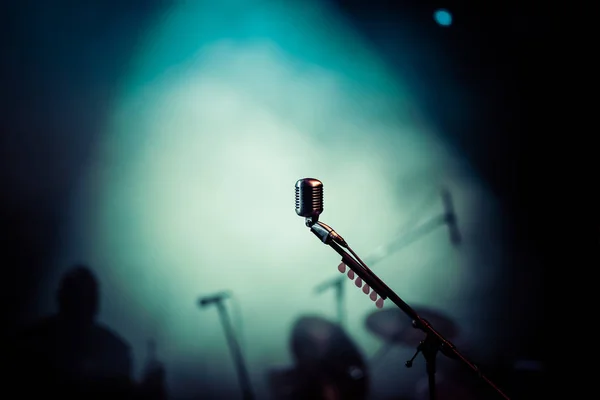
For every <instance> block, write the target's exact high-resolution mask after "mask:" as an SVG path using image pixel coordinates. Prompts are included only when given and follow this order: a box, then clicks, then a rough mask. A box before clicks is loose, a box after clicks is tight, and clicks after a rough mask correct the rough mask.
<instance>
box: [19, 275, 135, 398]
mask: <svg viewBox="0 0 600 400" xmlns="http://www.w3.org/2000/svg"><path fill="white" fill-rule="evenodd" d="M99 289H100V288H99V284H98V281H97V279H96V277H95V275H94V273H93V272H92V271H91V270H90V269H89V268H88V267H86V266H83V265H77V266H75V267H74V268H72V269H71V270H69V271H68V272H67V273H66V274H65V275H64V276H63V278H62V281H61V283H60V288H59V290H58V306H59V311H58V313H57V314H56V315H54V316H51V317H48V318H46V319H44V320H43V321H41V322H39V323H37V324H35V325H34V326H32V327H30V328H28V329H26V330H25V331H24V332H22V333H21V334H20V335H19V337H18V339H17V344H16V346H14V348H13V349H12V350H13V366H14V372H15V376H14V379H13V382H12V383H13V384H14V385H16V388H15V389H16V390H17V391H16V392H15V393H19V395H20V396H19V397H27V396H26V395H25V394H24V393H23V392H27V391H32V392H35V393H31V395H32V396H33V395H39V393H44V396H46V397H47V396H48V395H52V396H57V397H58V398H80V399H100V398H102V399H111V400H112V399H129V398H132V396H133V395H134V388H133V381H132V377H131V369H132V363H131V356H130V346H129V345H128V344H127V342H126V341H125V340H123V339H122V338H121V337H119V335H117V334H116V333H115V332H113V331H112V330H111V329H109V328H108V327H106V326H102V325H101V324H99V323H98V322H97V321H96V316H97V315H98V311H99V298H100V290H99Z"/></svg>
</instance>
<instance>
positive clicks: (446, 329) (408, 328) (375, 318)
mask: <svg viewBox="0 0 600 400" xmlns="http://www.w3.org/2000/svg"><path fill="white" fill-rule="evenodd" d="M413 309H414V310H415V311H416V312H417V314H419V316H420V317H421V318H424V319H425V320H427V321H428V322H429V323H430V324H431V326H432V327H433V328H434V329H435V330H436V331H438V332H439V333H440V334H442V335H443V336H444V337H445V338H446V339H448V340H450V341H452V340H454V339H455V338H456V336H457V335H458V327H457V326H456V324H455V323H454V322H453V321H452V320H451V319H450V318H449V317H447V316H445V315H443V314H442V313H440V312H439V311H436V310H434V309H431V308H426V307H415V308H413ZM365 325H366V327H367V330H369V331H370V332H371V333H373V334H374V335H375V336H378V337H379V338H381V339H382V340H384V341H385V342H387V343H390V344H397V345H402V346H411V347H412V346H417V345H418V344H419V342H420V341H421V340H423V339H424V338H425V334H424V333H423V331H421V330H420V329H416V328H414V327H413V326H412V321H411V320H410V319H409V317H408V316H407V315H406V314H405V313H404V312H403V311H402V310H400V309H397V308H387V309H384V310H377V311H374V312H372V313H371V314H369V316H368V317H367V319H366V321H365Z"/></svg>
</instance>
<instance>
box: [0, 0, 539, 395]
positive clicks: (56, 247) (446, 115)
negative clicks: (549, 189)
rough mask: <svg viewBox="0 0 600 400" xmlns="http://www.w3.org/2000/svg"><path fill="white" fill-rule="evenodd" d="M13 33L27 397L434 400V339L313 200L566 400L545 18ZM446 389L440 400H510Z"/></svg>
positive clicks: (34, 26)
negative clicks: (304, 184)
mask: <svg viewBox="0 0 600 400" xmlns="http://www.w3.org/2000/svg"><path fill="white" fill-rule="evenodd" d="M2 7H3V12H2V17H1V18H2V20H3V21H2V30H3V35H2V39H1V40H2V41H3V61H2V63H1V65H0V69H1V73H0V77H1V82H2V91H1V94H0V100H1V102H2V103H1V104H2V118H1V120H0V124H1V129H2V132H3V134H2V136H1V138H0V165H1V169H0V173H1V174H2V175H1V178H2V191H1V196H0V223H1V226H2V230H1V231H2V232H1V234H0V238H1V242H0V246H1V256H0V257H1V259H2V262H1V263H2V265H3V273H4V276H3V277H2V279H1V280H0V281H1V282H2V292H1V293H2V309H1V311H2V317H3V324H4V325H5V328H4V329H3V338H2V339H3V344H4V345H5V348H6V349H8V351H7V352H5V353H6V354H10V357H11V358H10V360H11V362H10V363H9V364H8V365H9V368H8V369H10V370H11V373H12V375H9V376H10V380H7V382H10V383H11V384H14V385H17V388H18V390H24V391H26V390H28V389H32V388H33V389H36V388H39V387H40V385H42V387H48V388H50V387H51V388H53V390H57V391H60V393H62V394H61V395H63V396H65V397H66V396H69V395H71V394H72V393H74V392H73V390H76V391H78V392H77V393H79V394H81V390H84V389H83V386H85V385H84V384H82V383H81V382H87V383H89V382H91V381H93V382H95V384H96V386H95V389H93V392H94V393H100V392H102V390H109V389H108V388H110V393H108V392H106V393H105V392H102V393H104V394H103V396H106V397H108V396H113V397H114V396H117V394H118V393H124V392H123V391H122V388H123V387H128V389H126V390H125V391H126V392H127V396H130V397H131V396H134V397H140V396H141V397H144V398H161V399H162V398H171V399H238V398H240V399H241V398H245V399H250V398H256V399H269V398H274V399H280V398H281V399H283V398H286V399H288V398H290V399H291V398H314V399H319V398H323V399H342V398H344V399H346V398H347V399H355V398H356V399H358V398H361V399H367V398H368V399H390V400H391V399H421V398H427V380H426V379H427V377H426V373H425V362H424V359H423V358H422V357H420V356H419V357H418V358H416V359H415V360H414V366H413V367H412V368H410V369H409V368H406V367H405V366H404V363H405V361H406V360H408V359H410V358H411V357H412V355H413V353H414V351H415V348H416V345H417V344H418V342H419V340H420V339H421V338H422V337H421V336H422V335H421V336H419V334H418V331H415V330H414V329H412V328H411V326H410V319H409V318H408V317H406V316H404V315H403V314H402V313H401V312H397V311H396V310H395V306H394V305H393V304H391V303H389V302H386V303H385V305H384V308H383V310H382V311H378V309H377V308H376V307H375V304H374V303H373V302H372V301H371V300H370V299H369V297H368V296H365V294H364V293H363V292H362V291H361V289H359V288H357V287H356V286H355V285H354V284H353V283H352V282H350V279H348V278H345V277H343V276H342V275H341V274H340V273H339V272H338V270H337V265H338V264H339V261H340V257H339V256H338V255H337V254H336V253H335V252H334V251H333V250H332V249H330V248H328V247H327V246H324V245H323V244H322V243H320V242H319V241H318V239H316V238H315V237H314V236H313V235H312V234H311V233H310V232H309V231H308V229H307V228H306V227H305V225H304V221H303V218H301V217H299V216H297V215H296V213H295V212H294V210H293V208H292V203H293V196H294V194H293V192H294V190H293V186H294V184H295V182H296V181H297V180H298V179H301V178H307V177H311V178H317V179H319V180H321V181H322V182H323V185H324V192H325V211H324V213H323V214H322V215H321V218H320V219H321V221H323V222H325V223H327V224H329V225H331V226H332V227H333V228H334V229H335V230H336V231H337V232H339V233H340V234H341V235H342V236H344V238H345V239H346V240H347V241H348V242H349V244H350V246H352V248H353V249H354V250H355V251H356V252H357V253H358V254H359V255H360V256H361V257H362V258H363V259H364V260H365V261H366V262H367V263H368V264H369V265H370V266H371V267H372V269H373V271H374V272H375V273H376V274H378V275H379V276H380V278H382V279H383V280H384V281H385V282H386V283H387V285H388V286H390V287H391V288H392V289H393V290H395V291H396V292H397V293H398V294H399V295H400V297H402V299H404V300H405V301H406V302H408V303H409V304H410V305H413V306H414V307H415V308H417V311H419V312H422V313H423V315H424V316H425V318H427V319H428V320H429V321H430V322H431V323H432V324H433V326H434V327H436V328H438V329H439V331H440V332H441V333H442V334H444V335H447V336H448V337H449V338H450V339H451V340H452V341H453V342H454V343H455V344H456V345H457V346H458V347H459V348H460V349H461V351H463V353H464V354H466V355H467V356H468V357H469V358H470V359H472V360H473V361H475V362H476V363H477V364H478V365H480V366H481V368H482V370H483V371H484V372H486V373H488V374H489V376H490V377H492V378H494V380H495V381H497V383H498V384H499V386H500V387H502V388H503V389H504V390H505V391H506V393H507V394H508V395H509V396H510V397H511V398H514V399H517V398H530V397H533V395H535V393H538V392H537V391H539V390H542V388H543V377H544V362H545V357H546V355H545V353H544V348H543V346H542V342H543V326H544V322H545V321H544V319H543V310H542V305H543V282H544V270H547V269H548V265H549V264H548V263H549V262H550V261H551V260H549V259H548V258H547V257H548V255H547V254H546V253H544V252H543V251H542V249H541V247H542V246H541V244H542V243H544V242H545V239H546V238H547V237H548V236H549V235H551V231H550V230H549V229H548V227H549V225H550V224H549V222H548V221H546V220H545V218H546V216H545V215H544V214H543V213H542V210H541V208H540V204H542V203H543V202H544V201H545V200H546V199H545V196H544V194H543V192H542V188H544V186H545V184H546V182H547V179H548V178H543V177H542V173H541V171H542V170H543V166H544V164H545V161H544V157H545V154H542V153H541V152H540V151H536V150H534V149H535V146H534V145H535V144H536V143H537V141H538V139H539V138H540V137H541V136H542V132H541V130H542V129H543V128H545V127H542V125H541V124H542V121H545V122H544V123H548V121H549V120H548V119H547V118H546V117H545V118H541V114H542V112H543V111H544V110H545V104H546V103H547V102H549V99H548V97H547V96H546V95H545V94H544V93H545V92H544V89H543V87H544V85H545V84H544V83H543V81H544V77H543V74H542V73H541V71H542V70H543V68H542V67H543V65H544V62H545V59H544V57H543V55H544V54H543V53H544V51H545V44H544V43H545V42H544V40H545V35H546V32H547V29H548V26H547V24H548V22H547V20H546V19H545V17H544V15H543V11H540V10H539V9H535V8H534V7H533V6H531V7H530V6H529V4H528V3H527V2H525V3H524V2H516V1H508V2H507V1H504V2H491V3H490V2H476V1H467V0H463V1H458V0H449V1H447V2H439V1H429V0H426V1H413V0H397V1H384V0H373V1H359V0H220V1H208V0H196V1H176V0H172V1H168V0H151V1H150V0H146V1H135V0H126V1H122V2H120V3H115V2H104V1H86V2H76V1H67V0H52V1H50V0H49V1H46V2H34V1H21V2H18V3H17V2H13V3H6V4H4V5H3V6H2ZM544 179H546V181H545V180H544ZM339 277H341V278H342V280H339V279H338V280H336V279H337V278H339ZM215 296H216V297H215ZM203 299H204V300H205V301H204V302H202V300H203ZM229 334H231V335H229ZM232 338H233V339H232ZM238 348H239V350H240V351H239V352H237V350H238ZM238 353H239V354H238ZM237 355H239V357H237ZM438 362H439V365H438V374H437V378H438V398H439V399H442V398H463V399H471V398H477V399H479V398H486V399H487V398H490V399H494V398H498V399H500V398H501V397H500V396H499V395H498V394H496V393H494V392H493V390H491V389H490V388H488V387H486V386H485V385H483V384H482V383H481V382H480V381H479V380H478V379H477V376H476V375H475V374H472V373H470V371H468V370H467V369H466V368H465V367H464V366H463V365H461V364H459V363H458V362H456V361H453V360H450V359H448V358H446V357H444V356H443V355H439V356H438ZM315 371H318V373H317V372H315ZM332 371H334V372H332ZM357 371H358V372H357ZM121 378H122V381H123V382H125V381H126V383H122V384H121V383H119V385H116V384H115V382H116V381H117V380H119V379H121ZM40 382H43V384H40V385H38V383H40ZM57 382H60V384H58V383H57ZM119 382H121V380H119ZM87 383H86V384H87ZM9 386H13V385H9ZM75 386H76V387H77V389H72V388H73V387H75ZM117 386H118V388H117ZM98 388H101V389H98ZM131 388H135V389H131ZM444 396H445V397H444ZM106 397H103V398H106Z"/></svg>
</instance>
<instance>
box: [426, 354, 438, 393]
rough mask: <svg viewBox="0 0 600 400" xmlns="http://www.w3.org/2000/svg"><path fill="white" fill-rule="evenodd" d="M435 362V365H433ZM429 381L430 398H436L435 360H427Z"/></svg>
mask: <svg viewBox="0 0 600 400" xmlns="http://www.w3.org/2000/svg"><path fill="white" fill-rule="evenodd" d="M432 364H433V365H432ZM426 368H427V382H428V384H429V400H435V398H436V393H435V361H434V362H433V363H431V362H427V366H426Z"/></svg>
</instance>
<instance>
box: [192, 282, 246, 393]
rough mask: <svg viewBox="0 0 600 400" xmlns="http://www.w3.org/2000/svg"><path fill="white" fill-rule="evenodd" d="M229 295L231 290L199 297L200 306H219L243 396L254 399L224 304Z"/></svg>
mask: <svg viewBox="0 0 600 400" xmlns="http://www.w3.org/2000/svg"><path fill="white" fill-rule="evenodd" d="M229 297H231V292H228V291H227V292H220V293H217V294H214V295H211V296H206V297H201V298H199V299H198V306H199V307H200V308H204V307H207V306H209V305H212V304H215V305H216V306H217V310H218V311H219V318H220V319H221V325H223V330H224V332H225V338H226V339H227V344H228V346H229V351H230V352H231V356H232V357H233V363H234V364H235V368H236V372H237V375H238V380H239V382H240V388H241V391H242V398H243V399H244V400H254V394H253V391H252V385H251V384H250V377H249V376H248V369H247V368H246V363H245V361H244V357H243V355H242V350H241V348H240V345H239V343H238V341H237V339H236V337H235V333H234V331H233V327H232V325H231V321H230V319H229V313H228V312H227V308H225V305H224V304H223V301H224V300H225V299H227V298H229Z"/></svg>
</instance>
